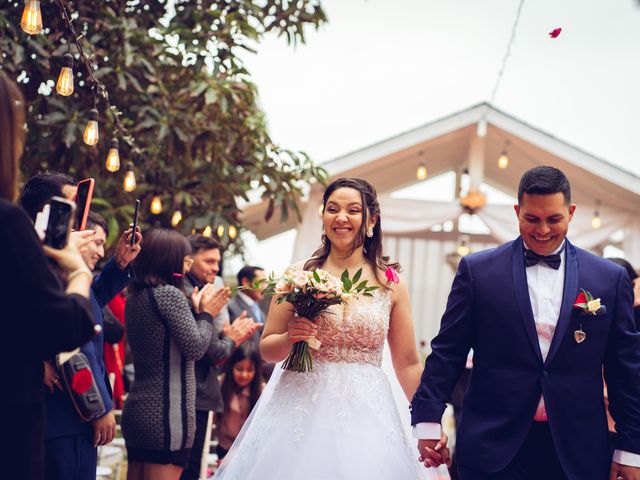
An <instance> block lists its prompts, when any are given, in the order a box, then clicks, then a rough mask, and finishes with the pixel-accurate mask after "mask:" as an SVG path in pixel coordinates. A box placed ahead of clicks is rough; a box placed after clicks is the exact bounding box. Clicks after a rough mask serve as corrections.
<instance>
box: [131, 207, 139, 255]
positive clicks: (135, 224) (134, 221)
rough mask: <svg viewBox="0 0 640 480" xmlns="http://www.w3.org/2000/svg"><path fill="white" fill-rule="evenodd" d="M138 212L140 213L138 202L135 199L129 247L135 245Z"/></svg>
mask: <svg viewBox="0 0 640 480" xmlns="http://www.w3.org/2000/svg"><path fill="white" fill-rule="evenodd" d="M138 212H140V200H138V199H137V198H136V209H135V210H134V212H133V230H132V232H131V246H133V245H135V243H136V228H137V227H138Z"/></svg>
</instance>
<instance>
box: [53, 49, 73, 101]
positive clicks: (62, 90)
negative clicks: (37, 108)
mask: <svg viewBox="0 0 640 480" xmlns="http://www.w3.org/2000/svg"><path fill="white" fill-rule="evenodd" d="M56 92H58V93H59V94H60V95H62V96H63V97H68V96H69V95H71V94H72V93H73V56H72V55H71V54H70V53H65V54H64V60H63V64H62V70H60V75H59V76H58V83H56Z"/></svg>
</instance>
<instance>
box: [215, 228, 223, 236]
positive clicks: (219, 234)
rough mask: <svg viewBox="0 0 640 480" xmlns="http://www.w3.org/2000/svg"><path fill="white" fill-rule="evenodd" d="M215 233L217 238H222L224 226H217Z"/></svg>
mask: <svg viewBox="0 0 640 480" xmlns="http://www.w3.org/2000/svg"><path fill="white" fill-rule="evenodd" d="M216 233H217V234H218V236H219V237H222V236H223V235H224V225H219V226H218V230H217V231H216Z"/></svg>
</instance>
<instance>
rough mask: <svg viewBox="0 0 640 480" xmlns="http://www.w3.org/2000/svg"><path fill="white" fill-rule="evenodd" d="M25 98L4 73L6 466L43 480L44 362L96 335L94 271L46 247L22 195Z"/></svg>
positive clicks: (1, 250) (0, 300) (1, 213)
mask: <svg viewBox="0 0 640 480" xmlns="http://www.w3.org/2000/svg"><path fill="white" fill-rule="evenodd" d="M24 105H25V104H24V98H23V97H22V94H21V93H20V90H19V89H18V86H17V85H16V84H15V83H14V82H13V81H11V80H10V79H9V78H8V77H7V76H6V75H5V73H4V72H1V71H0V265H2V275H0V304H2V309H3V314H2V319H3V320H4V321H3V325H2V328H3V338H4V340H5V342H4V344H3V347H2V348H1V349H0V378H2V382H3V385H5V394H4V395H2V396H0V408H1V409H2V411H3V412H5V415H4V418H3V423H2V436H3V438H5V439H7V440H8V441H6V442H3V443H2V449H0V464H2V465H3V466H4V467H3V468H5V469H6V468H8V469H9V470H10V471H11V470H13V471H15V472H20V478H23V479H31V480H40V479H42V478H43V473H44V422H45V420H44V419H45V410H44V394H43V393H44V392H43V388H42V374H43V369H42V362H43V360H45V359H47V358H50V357H51V356H52V355H54V354H55V353H56V352H59V351H62V350H71V349H73V348H75V347H77V346H79V345H81V344H82V343H84V342H85V341H87V340H88V339H89V338H91V337H92V336H93V332H94V330H93V315H92V313H91V305H90V303H89V300H88V297H89V288H90V286H91V278H92V275H91V272H90V271H89V270H88V269H87V267H86V265H85V263H84V260H83V259H82V257H81V256H80V253H79V252H78V250H77V248H76V246H75V244H68V245H67V246H66V247H65V248H64V249H62V250H55V249H50V248H45V249H44V251H43V248H42V247H41V245H40V240H39V239H38V237H37V235H36V232H35V230H34V228H33V225H32V224H31V222H30V221H29V218H28V217H27V215H25V213H24V211H23V210H22V209H21V208H19V207H17V206H15V205H14V204H13V202H14V201H15V199H16V195H17V184H18V176H19V165H20V156H21V154H22V149H23V146H24V138H25V129H24V124H25V118H24V110H25V109H24ZM45 255H46V256H48V257H49V258H51V259H53V260H54V261H55V262H56V263H57V264H58V266H59V267H60V268H61V270H62V273H63V275H64V276H65V278H66V280H67V287H66V293H65V290H64V289H63V287H62V286H61V284H60V282H59V281H58V279H57V278H56V277H55V276H54V274H53V273H52V272H51V270H50V269H49V265H48V262H47V259H46V257H45Z"/></svg>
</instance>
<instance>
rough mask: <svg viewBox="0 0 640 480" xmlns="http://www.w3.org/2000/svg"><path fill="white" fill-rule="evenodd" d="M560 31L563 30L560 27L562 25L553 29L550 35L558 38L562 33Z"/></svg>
mask: <svg viewBox="0 0 640 480" xmlns="http://www.w3.org/2000/svg"><path fill="white" fill-rule="evenodd" d="M560 32H562V28H560V27H558V28H554V29H553V30H551V31H550V32H549V36H550V37H551V38H558V36H559V35H560Z"/></svg>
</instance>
